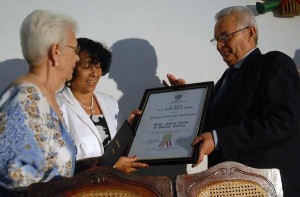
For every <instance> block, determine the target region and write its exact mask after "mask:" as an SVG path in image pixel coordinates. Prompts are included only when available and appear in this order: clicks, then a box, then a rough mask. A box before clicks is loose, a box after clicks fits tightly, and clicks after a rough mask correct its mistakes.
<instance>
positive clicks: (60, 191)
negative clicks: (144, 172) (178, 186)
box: [28, 167, 173, 197]
mask: <svg viewBox="0 0 300 197" xmlns="http://www.w3.org/2000/svg"><path fill="white" fill-rule="evenodd" d="M54 196H55V197H62V196H64V197H65V196H68V197H144V196H147V197H172V196H173V192H172V183H171V180H170V179H169V178H168V177H164V176H156V177H154V176H153V177H149V176H138V175H133V174H125V173H122V172H121V171H119V170H116V169H114V168H112V167H95V168H91V169H89V170H86V171H84V172H81V173H79V174H77V175H76V176H74V177H72V178H63V179H61V180H55V181H50V182H47V183H35V184H32V185H30V186H29V188H28V197H54Z"/></svg>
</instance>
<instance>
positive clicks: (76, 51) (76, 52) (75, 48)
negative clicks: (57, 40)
mask: <svg viewBox="0 0 300 197" xmlns="http://www.w3.org/2000/svg"><path fill="white" fill-rule="evenodd" d="M62 46H64V47H69V48H71V49H74V51H75V54H76V55H78V54H79V51H80V46H79V45H77V47H73V46H70V45H62Z"/></svg>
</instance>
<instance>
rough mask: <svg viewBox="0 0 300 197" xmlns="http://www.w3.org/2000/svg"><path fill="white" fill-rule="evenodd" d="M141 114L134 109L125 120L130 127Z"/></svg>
mask: <svg viewBox="0 0 300 197" xmlns="http://www.w3.org/2000/svg"><path fill="white" fill-rule="evenodd" d="M141 113H142V111H141V110H139V109H135V110H133V111H131V112H130V114H129V116H128V118H127V121H128V122H129V124H130V125H131V126H132V125H133V123H134V120H135V117H136V116H139V115H141Z"/></svg>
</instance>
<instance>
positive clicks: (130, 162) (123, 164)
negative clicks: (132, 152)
mask: <svg viewBox="0 0 300 197" xmlns="http://www.w3.org/2000/svg"><path fill="white" fill-rule="evenodd" d="M148 167H149V165H148V164H145V163H140V162H137V157H136V156H134V157H120V158H119V160H118V161H117V163H116V164H115V165H114V168H116V169H118V170H120V171H122V172H124V173H131V172H134V171H137V170H138V169H139V168H148Z"/></svg>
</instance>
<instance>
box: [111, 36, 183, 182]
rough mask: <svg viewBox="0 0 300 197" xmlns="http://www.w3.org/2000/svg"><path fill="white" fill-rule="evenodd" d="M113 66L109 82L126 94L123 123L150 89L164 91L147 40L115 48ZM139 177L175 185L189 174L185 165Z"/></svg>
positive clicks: (141, 172)
mask: <svg viewBox="0 0 300 197" xmlns="http://www.w3.org/2000/svg"><path fill="white" fill-rule="evenodd" d="M112 54H113V58H112V64H111V69H110V71H109V78H111V79H113V80H114V81H115V82H116V83H117V86H118V89H119V90H120V91H121V92H122V93H123V96H122V97H121V98H120V100H119V108H120V111H121V113H122V116H123V117H122V118H121V122H123V121H124V119H126V118H127V116H128V115H129V113H130V111H132V110H133V109H136V108H138V107H139V104H140V102H141V99H142V97H143V94H144V91H145V89H147V88H155V87H162V83H161V80H160V79H159V78H158V77H157V76H156V69H157V57H156V53H155V50H154V48H153V46H152V45H151V44H150V43H149V42H148V41H146V40H143V39H137V38H131V39H124V40H120V41H117V42H116V43H115V44H113V46H112ZM135 173H136V174H139V175H148V176H150V175H151V176H168V177H169V178H170V179H171V180H172V181H173V183H174V181H175V177H176V176H177V175H179V174H186V173H187V172H186V165H184V164H183V165H160V166H151V167H150V168H148V169H141V170H138V171H137V172H135Z"/></svg>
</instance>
